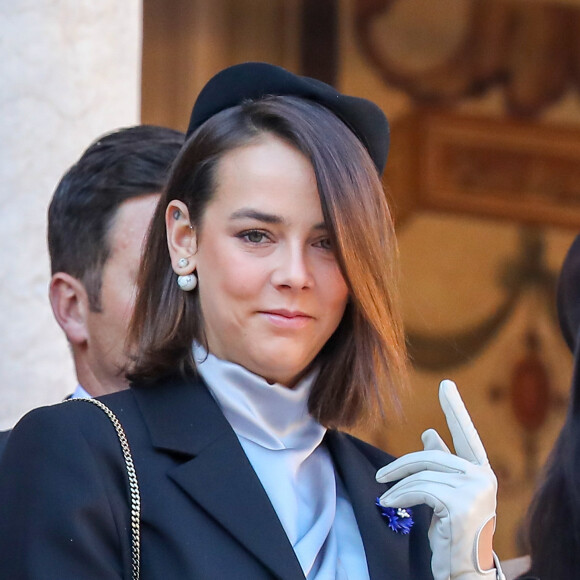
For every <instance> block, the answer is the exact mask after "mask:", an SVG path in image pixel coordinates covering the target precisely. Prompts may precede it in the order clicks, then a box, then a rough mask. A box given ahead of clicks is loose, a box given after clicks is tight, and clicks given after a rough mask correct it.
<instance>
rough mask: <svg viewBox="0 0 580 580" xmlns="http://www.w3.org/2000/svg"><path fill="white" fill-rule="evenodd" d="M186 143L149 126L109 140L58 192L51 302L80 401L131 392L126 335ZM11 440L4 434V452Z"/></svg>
mask: <svg viewBox="0 0 580 580" xmlns="http://www.w3.org/2000/svg"><path fill="white" fill-rule="evenodd" d="M183 142H184V135H183V134H182V133H180V132H178V131H173V130H171V129H165V128H162V127H154V126H147V125H142V126H136V127H130V128H127V129H121V130H118V131H115V132H112V133H109V134H106V135H104V136H102V137H101V138H99V139H98V140H97V141H95V142H94V143H93V144H92V145H91V146H90V147H89V148H88V149H87V150H86V151H85V152H84V153H83V154H82V156H81V157H80V159H79V160H78V161H77V162H76V163H75V164H74V165H73V166H72V167H71V168H70V169H69V170H68V171H67V172H66V173H65V175H64V176H63V178H62V179H61V181H60V183H59V184H58V186H57V188H56V190H55V192H54V195H53V198H52V201H51V203H50V207H49V210H48V248H49V252H50V260H51V273H52V278H51V281H50V289H49V297H50V303H51V306H52V310H53V313H54V317H55V318H56V321H57V322H58V324H59V325H60V327H61V328H62V329H63V331H64V333H65V334H66V337H67V340H68V342H69V344H70V347H71V352H72V356H73V359H74V364H75V370H76V375H77V380H78V386H77V388H76V390H75V392H74V393H73V397H83V396H84V397H87V396H90V397H95V396H98V395H103V394H106V393H111V392H114V391H118V390H121V389H123V388H125V387H126V380H125V377H124V367H125V363H126V355H125V354H124V343H125V333H126V329H127V325H128V322H129V318H130V316H131V313H132V309H133V300H134V294H135V283H136V276H137V272H138V269H139V260H140V254H141V248H142V245H143V242H144V239H145V236H146V233H147V229H148V227H149V223H150V221H151V217H152V216H153V212H154V210H155V207H156V205H157V201H158V199H159V194H160V192H161V190H162V189H163V187H164V185H165V180H166V177H167V174H168V170H169V168H170V166H171V164H172V163H173V160H174V159H175V157H176V156H177V153H178V152H179V150H180V148H181V146H182V145H183ZM6 436H7V434H1V433H0V450H1V448H2V447H3V445H2V442H3V441H4V440H5V438H6Z"/></svg>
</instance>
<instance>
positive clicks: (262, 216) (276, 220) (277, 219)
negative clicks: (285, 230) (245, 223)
mask: <svg viewBox="0 0 580 580" xmlns="http://www.w3.org/2000/svg"><path fill="white" fill-rule="evenodd" d="M248 218H250V219H255V220H258V221H261V222H264V223H267V224H284V223H286V220H285V219H284V218H283V217H281V216H279V215H275V214H271V213H264V212H262V211H258V210H256V209H251V208H242V209H239V210H237V211H235V212H234V213H232V214H231V215H230V220H238V219H248ZM312 229H313V230H326V229H327V227H326V224H325V223H324V222H320V223H318V224H315V225H314V226H313V227H312Z"/></svg>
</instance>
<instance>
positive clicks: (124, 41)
mask: <svg viewBox="0 0 580 580" xmlns="http://www.w3.org/2000/svg"><path fill="white" fill-rule="evenodd" d="M0 54H1V55H2V58H1V59H0V79H2V80H1V82H0V153H1V155H0V183H1V187H0V207H1V210H0V429H2V428H8V427H11V426H12V425H13V423H14V422H15V421H16V420H18V418H19V417H20V416H21V415H22V414H23V413H25V412H26V411H28V410H29V409H31V408H33V407H36V406H38V405H42V404H47V403H52V402H56V401H59V400H60V399H61V398H62V397H63V396H64V395H66V394H67V393H69V392H71V391H72V390H73V389H74V387H75V385H76V379H75V376H74V372H73V367H72V363H71V359H70V356H69V353H68V349H67V344H66V340H65V339H64V336H63V334H62V332H61V331H60V328H59V327H58V326H57V324H56V322H54V320H53V318H52V312H51V310H50V306H49V303H48V298H47V287H48V281H49V263H48V252H47V249H46V211H47V207H48V203H49V201H50V198H51V196H52V192H53V190H54V187H55V185H56V184H57V182H58V180H59V179H60V177H61V176H62V174H63V173H64V171H65V170H66V169H67V168H68V167H69V166H70V164H71V163H72V162H74V160H75V159H76V158H77V157H78V156H79V155H80V154H81V152H82V151H83V150H84V149H85V148H86V146H87V145H88V144H89V143H90V141H92V140H93V139H94V138H95V137H97V136H98V135H100V134H101V133H103V132H105V131H109V130H111V129H114V128H117V127H120V126H127V125H133V124H135V123H137V122H138V120H139V101H140V94H139V85H140V59H141V56H140V55H141V0H122V1H121V2H120V1H118V0H98V1H95V0H17V1H14V2H11V1H1V2H0Z"/></svg>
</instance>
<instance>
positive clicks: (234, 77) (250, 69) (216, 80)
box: [187, 62, 389, 175]
mask: <svg viewBox="0 0 580 580" xmlns="http://www.w3.org/2000/svg"><path fill="white" fill-rule="evenodd" d="M268 95H276V96H294V97H302V98H304V99H308V100H311V101H314V102H316V103H318V104H320V105H323V106H324V107H326V108H327V109H329V110H330V111H332V112H333V113H334V114H335V115H336V116H337V117H339V118H340V119H341V120H342V121H343V122H344V123H345V124H346V125H348V127H349V128H350V129H351V131H352V132H353V133H354V134H355V135H356V136H357V137H358V139H359V140H360V141H361V142H362V144H363V145H364V146H365V147H366V149H367V151H368V152H369V155H370V156H371V159H372V160H373V162H374V164H375V166H376V168H377V171H378V172H379V175H381V174H382V173H383V171H384V169H385V163H386V162H387V154H388V152H389V122H388V121H387V118H386V117H385V114H384V113H383V112H382V111H381V109H380V108H379V107H377V105H375V104H374V103H372V102H371V101H368V100H366V99H362V98H359V97H349V96H347V95H343V94H341V93H339V92H338V91H337V90H336V89H335V88H333V87H331V86H330V85H327V84H326V83H323V82H321V81H319V80H316V79H311V78H309V77H302V76H298V75H295V74H293V73H291V72H289V71H287V70H286V69H283V68H281V67H279V66H274V65H272V64H267V63H265V62H246V63H243V64H238V65H234V66H231V67H229V68H226V69H224V70H222V71H221V72H219V73H218V74H217V75H215V76H214V77H213V78H211V79H210V80H209V81H208V83H207V84H206V85H205V87H204V88H203V89H202V90H201V92H200V94H199V96H198V97H197V100H196V102H195V105H194V107H193V111H192V113H191V119H190V121H189V127H188V129H187V138H189V137H190V136H191V134H192V133H193V132H194V131H195V130H196V129H197V128H198V127H200V126H201V125H202V124H203V123H205V122H206V121H207V120H208V119H209V118H210V117H212V116H213V115H215V114H216V113H219V112H220V111H223V110H224V109H229V108H230V107H235V106H236V105H239V104H241V103H242V102H243V101H246V100H257V99H261V98H263V97H266V96H268Z"/></svg>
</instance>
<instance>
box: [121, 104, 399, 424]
mask: <svg viewBox="0 0 580 580" xmlns="http://www.w3.org/2000/svg"><path fill="white" fill-rule="evenodd" d="M321 133H322V134H324V140H322V139H320V134H321ZM265 136H271V137H276V138H278V139H281V140H282V141H284V142H285V143H287V144H288V145H290V146H292V147H294V148H295V149H297V150H298V151H300V152H301V153H302V154H303V155H305V156H306V157H307V158H308V159H309V161H310V162H311V163H312V167H313V169H314V175H315V177H316V184H317V188H318V192H319V196H320V205H321V208H322V214H323V216H324V222H325V224H326V225H327V227H328V232H327V233H328V237H329V238H330V244H331V246H332V247H333V248H334V249H335V254H336V260H337V262H338V265H339V268H340V272H341V274H342V276H343V277H344V279H345V281H346V283H347V286H348V291H349V303H348V304H347V306H346V309H345V313H344V316H343V318H342V320H341V322H340V325H339V327H338V328H337V330H336V332H335V333H334V334H333V336H332V339H331V340H330V341H329V342H327V343H326V344H325V345H324V347H323V348H322V350H321V351H320V353H319V354H318V355H317V358H316V363H317V364H318V365H319V368H320V371H319V373H318V376H317V379H316V381H315V382H314V385H313V387H312V391H311V393H310V398H309V410H310V413H311V414H312V415H313V417H315V418H316V419H317V420H318V421H320V422H321V423H322V424H323V425H326V426H327V427H346V426H352V425H353V424H354V423H355V422H356V421H357V420H358V419H359V418H360V417H361V415H364V414H365V413H366V414H367V418H368V414H369V413H370V414H373V413H375V412H376V411H377V410H379V409H382V406H381V404H380V403H381V402H382V401H381V399H382V396H383V394H384V393H387V394H388V396H389V398H390V401H389V402H390V403H391V405H392V406H397V404H398V397H397V394H396V393H397V389H398V388H400V387H402V386H404V385H405V383H406V381H407V369H406V364H407V359H406V350H405V338H404V334H403V328H402V323H401V316H400V309H399V307H398V296H397V282H398V272H397V244H396V240H395V233H394V227H393V222H392V219H391V215H390V212H389V208H388V206H387V202H386V198H385V195H384V193H383V189H382V185H381V182H380V180H379V176H378V174H377V171H376V169H375V167H374V165H373V163H372V161H371V159H370V158H369V155H368V153H367V152H366V150H365V149H364V147H363V146H362V144H361V143H360V141H359V140H358V139H357V138H356V137H355V136H354V134H353V133H351V132H348V131H344V124H343V123H342V122H341V121H340V120H339V119H338V118H337V117H336V116H335V115H334V114H332V113H331V112H330V111H328V110H327V109H325V108H324V107H322V106H321V105H318V104H317V103H311V102H308V101H305V100H304V99H299V98H296V97H270V98H266V99H262V100H260V101H249V102H246V103H243V104H241V105H238V106H236V107H232V108H230V109H226V110H225V111H222V112H220V113H218V114H216V115H215V116H213V117H211V118H210V119H209V120H208V121H207V122H206V123H205V124H204V125H203V126H202V127H201V128H200V129H199V130H198V131H197V132H196V133H195V134H194V136H193V137H192V139H190V140H189V142H188V145H187V146H186V147H184V149H183V151H182V153H181V154H180V156H179V158H178V160H177V162H176V164H175V167H174V169H173V172H172V174H171V176H170V179H169V184H168V187H167V190H166V191H165V193H164V195H163V198H162V200H161V202H160V204H159V206H158V209H157V213H156V215H155V216H154V218H153V223H152V227H151V233H150V237H149V242H148V244H147V250H146V251H145V253H144V256H143V261H142V270H141V274H140V276H141V277H140V281H139V287H140V288H143V289H145V292H143V291H142V292H141V293H140V294H139V296H138V300H137V304H136V308H135V315H134V323H133V326H132V328H131V342H132V343H133V344H136V345H137V348H136V349H135V352H136V353H137V354H136V362H135V367H134V369H133V370H132V378H134V379H135V380H139V379H140V380H146V381H147V380H150V379H151V378H157V377H159V376H160V375H164V374H166V373H168V372H173V371H174V369H175V368H180V369H181V370H182V371H185V372H187V371H189V372H192V371H193V372H195V368H196V365H195V362H194V360H193V352H192V350H191V344H192V342H193V341H194V340H195V341H197V342H198V343H200V344H203V345H204V346H205V348H206V350H207V339H206V336H205V334H204V330H203V316H202V312H201V309H200V303H199V302H200V300H199V296H200V292H202V287H203V286H202V284H203V282H201V283H200V287H199V292H183V291H181V290H180V288H179V286H178V285H177V284H176V283H175V273H174V271H173V269H172V267H171V259H170V256H169V250H168V247H167V244H165V243H164V241H165V239H166V227H165V215H166V213H168V219H169V220H170V222H171V221H172V220H173V218H174V215H173V213H172V211H169V212H167V211H166V210H167V207H168V206H169V205H170V203H171V201H172V200H179V201H181V202H182V203H183V204H184V205H185V207H186V208H187V214H188V218H189V225H191V227H192V228H194V230H196V231H198V232H199V234H198V235H199V236H200V237H201V236H203V235H204V231H203V215H204V212H205V209H206V206H207V204H208V203H210V202H211V199H212V196H213V194H214V192H215V189H216V181H217V179H218V177H217V173H218V166H219V161H220V159H222V158H223V156H225V155H226V154H227V153H228V152H229V151H232V150H234V149H237V148H239V147H244V146H247V145H250V144H252V143H259V142H260V141H261V140H263V139H264V137H265ZM172 207H173V206H172ZM173 211H179V210H173ZM190 268H191V265H190ZM377 297H381V299H380V300H379V299H377ZM160 307H163V313H164V315H163V316H162V317H161V316H159V315H158V313H159V309H160Z"/></svg>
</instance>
